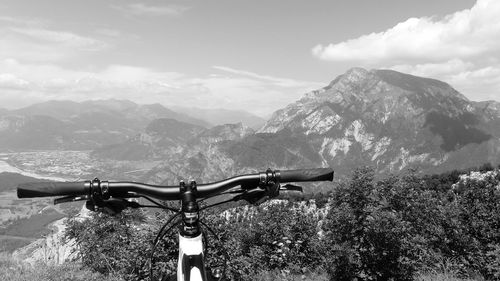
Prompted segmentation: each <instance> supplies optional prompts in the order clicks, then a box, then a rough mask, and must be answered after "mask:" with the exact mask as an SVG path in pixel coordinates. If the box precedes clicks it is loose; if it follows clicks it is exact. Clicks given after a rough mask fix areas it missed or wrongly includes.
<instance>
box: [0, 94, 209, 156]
mask: <svg viewBox="0 0 500 281" xmlns="http://www.w3.org/2000/svg"><path fill="white" fill-rule="evenodd" d="M159 118H174V119H176V120H179V121H182V122H185V123H188V124H195V125H196V126H210V124H209V123H207V122H206V121H203V120H199V119H195V118H192V117H189V116H186V115H184V114H181V113H177V112H174V111H172V110H170V109H167V108H165V107H163V106H162V105H160V104H149V105H138V104H135V103H133V102H131V101H127V100H100V101H85V102H81V103H78V102H72V101H48V102H44V103H38V104H34V105H31V106H28V107H25V108H21V109H17V110H12V111H4V112H3V113H2V114H0V149H4V150H7V149H16V150H22V149H75V150H85V149H95V148H97V147H99V146H102V145H108V144H115V143H119V142H122V141H124V140H127V139H128V138H130V137H132V136H135V135H136V134H138V133H139V132H141V131H142V130H143V129H144V128H145V127H146V126H147V125H148V124H149V123H150V122H151V121H153V120H155V119H159Z"/></svg>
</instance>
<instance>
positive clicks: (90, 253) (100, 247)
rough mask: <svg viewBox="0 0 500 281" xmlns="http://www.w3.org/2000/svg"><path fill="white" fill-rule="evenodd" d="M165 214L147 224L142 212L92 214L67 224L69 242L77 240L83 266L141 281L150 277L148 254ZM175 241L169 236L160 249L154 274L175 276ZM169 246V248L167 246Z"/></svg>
mask: <svg viewBox="0 0 500 281" xmlns="http://www.w3.org/2000/svg"><path fill="white" fill-rule="evenodd" d="M164 219H165V214H164V213H157V214H156V216H155V217H154V218H151V219H150V221H149V222H148V223H147V224H146V223H145V220H146V218H145V217H144V215H143V213H141V212H140V211H137V210H125V211H123V212H122V213H121V214H119V215H116V216H109V215H106V214H103V213H92V215H91V218H90V219H87V220H83V221H82V220H80V219H78V218H73V219H70V220H69V221H68V227H67V230H66V233H65V236H66V238H67V239H74V240H75V241H76V243H77V245H78V253H79V256H80V258H81V261H82V263H83V264H84V265H85V266H86V267H88V268H91V269H92V270H94V271H96V272H99V273H102V274H106V275H107V274H112V275H114V276H120V277H121V278H123V279H125V280H141V279H144V278H145V277H147V276H149V253H150V250H151V248H152V243H151V242H152V241H153V239H154V236H155V235H156V232H157V231H158V230H159V227H160V224H161V221H163V220H164ZM176 243H177V242H176V241H175V240H174V239H172V238H171V237H167V238H166V239H165V240H164V241H162V243H161V244H160V245H159V247H158V250H157V252H158V255H157V256H155V260H158V259H160V260H161V261H158V262H156V263H155V272H156V273H158V272H160V271H162V272H166V273H167V274H172V273H173V272H174V269H175V262H176V258H177V249H175V247H173V245H176ZM167 246H168V247H167Z"/></svg>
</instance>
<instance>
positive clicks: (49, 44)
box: [0, 17, 111, 63]
mask: <svg viewBox="0 0 500 281" xmlns="http://www.w3.org/2000/svg"><path fill="white" fill-rule="evenodd" d="M0 22H2V23H3V24H2V25H0V58H15V59H17V60H22V61H27V62H42V63H45V62H56V61H57V62H60V61H62V60H73V59H75V58H77V59H82V58H83V56H85V55H88V54H91V53H96V52H101V51H104V50H107V49H109V48H110V47H111V46H110V44H108V43H107V42H104V41H102V40H99V39H96V38H92V37H89V36H84V35H81V34H77V33H75V32H70V31H65V30H59V29H54V28H51V27H50V24H49V22H47V21H43V20H36V19H35V20H33V19H22V18H20V19H13V18H9V17H0Z"/></svg>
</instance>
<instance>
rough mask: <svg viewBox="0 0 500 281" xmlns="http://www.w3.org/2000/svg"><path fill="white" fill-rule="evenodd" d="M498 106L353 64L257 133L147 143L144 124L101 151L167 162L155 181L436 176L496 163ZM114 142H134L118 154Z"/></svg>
mask: <svg viewBox="0 0 500 281" xmlns="http://www.w3.org/2000/svg"><path fill="white" fill-rule="evenodd" d="M499 108H500V106H499V104H498V103H496V102H472V101H470V100H468V99H467V98H466V97H465V96H463V95H462V94H460V93H459V92H458V91H456V90H455V89H454V88H453V87H451V86H450V85H448V84H446V83H444V82H442V81H438V80H435V79H429V78H423V77H416V76H412V75H408V74H404V73H399V72H396V71H391V70H370V71H369V70H365V69H362V68H353V69H351V70H349V71H347V72H346V73H345V74H343V75H340V76H338V77H337V78H336V79H334V80H333V81H332V82H331V83H330V84H329V85H327V86H325V87H323V88H321V89H318V90H315V91H312V92H310V93H307V94H305V96H304V97H303V98H301V99H300V100H298V101H296V102H294V103H292V104H289V105H287V106H286V107H284V108H282V109H280V110H278V111H276V112H275V113H274V114H273V115H272V117H271V118H270V119H269V120H268V121H267V122H266V124H265V125H264V126H263V127H262V128H261V129H260V130H259V131H257V132H253V131H251V130H248V129H244V128H245V126H242V125H223V126H217V127H214V128H212V129H203V128H200V130H199V131H198V133H196V134H191V135H189V136H188V137H187V138H183V139H180V140H179V141H173V140H172V139H171V138H170V137H161V135H158V136H159V138H158V137H156V140H154V141H151V138H150V137H149V134H148V133H147V132H146V131H143V132H142V133H140V134H138V135H136V136H135V137H133V138H132V139H131V140H130V141H127V142H122V143H121V144H117V145H116V146H115V148H112V147H107V148H104V149H102V150H99V151H98V154H99V155H101V156H102V157H109V158H115V159H124V158H123V156H119V155H118V154H120V153H121V154H122V155H124V154H128V155H131V156H132V155H133V157H130V158H129V159H132V158H135V159H139V158H140V159H141V160H144V161H148V160H151V159H155V160H161V161H162V163H161V164H159V165H158V166H157V167H156V168H153V169H152V170H150V171H149V172H147V173H146V174H145V175H144V178H143V179H144V180H147V181H153V182H171V183H174V182H175V181H176V180H177V177H179V175H182V176H185V177H193V178H200V179H204V180H205V181H208V180H216V179H220V178H222V177H224V176H231V175H234V174H238V173H243V172H249V171H255V170H259V169H265V168H267V167H274V168H278V169H280V168H281V169H291V168H309V167H326V166H330V167H333V168H334V169H335V171H336V177H337V178H338V179H342V178H343V177H345V176H346V175H348V174H350V172H351V171H352V170H353V169H355V168H356V167H359V166H364V165H368V166H372V167H374V168H375V170H376V172H377V173H378V174H380V175H381V174H388V173H398V172H400V171H403V170H406V169H409V168H413V169H417V170H418V171H420V172H423V173H435V172H442V171H449V170H453V169H463V168H467V167H471V166H479V165H481V164H483V163H485V162H491V163H494V164H497V163H499V162H500V111H499ZM184 127H185V128H186V129H189V126H184ZM165 130H167V129H165ZM243 131H244V132H245V133H242V132H243ZM178 132H179V134H180V135H182V134H183V133H182V132H183V130H180V129H179V131H178ZM228 132H231V133H229V134H228ZM166 134H170V133H169V132H167V133H166ZM207 136H210V137H207ZM160 139H162V140H161V141H159V140H160ZM146 142H147V143H148V144H147V149H146V150H145V147H144V144H145V143H146ZM169 144H170V145H169ZM116 147H121V149H125V147H128V148H126V149H125V151H126V152H124V151H123V150H122V152H116V153H114V152H113V150H115V151H116V149H117V148H116ZM118 150H120V149H118ZM152 151H154V153H153V152H152Z"/></svg>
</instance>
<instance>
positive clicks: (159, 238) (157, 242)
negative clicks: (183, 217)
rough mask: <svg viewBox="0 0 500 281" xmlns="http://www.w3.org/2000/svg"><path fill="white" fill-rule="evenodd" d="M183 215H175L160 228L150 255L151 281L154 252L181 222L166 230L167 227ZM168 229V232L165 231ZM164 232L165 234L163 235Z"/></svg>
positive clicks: (151, 277) (150, 277)
mask: <svg viewBox="0 0 500 281" xmlns="http://www.w3.org/2000/svg"><path fill="white" fill-rule="evenodd" d="M180 214H181V212H178V213H176V214H175V215H173V216H172V217H170V219H169V220H168V221H167V222H166V223H165V224H163V226H162V227H161V228H160V230H159V231H158V234H157V235H156V238H155V240H154V242H153V247H152V248H151V253H150V254H149V279H150V280H151V281H153V255H154V252H155V251H156V247H157V246H158V244H159V243H160V240H162V239H163V237H165V235H166V234H167V233H168V232H169V231H170V230H171V229H172V228H173V227H174V226H177V225H178V224H179V223H180V221H177V222H175V223H173V224H172V225H171V226H170V227H169V228H167V229H166V227H167V225H168V224H170V222H172V221H173V220H174V219H175V218H177V217H178V216H179V215H180ZM165 229H166V230H165ZM162 232H163V233H162Z"/></svg>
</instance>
